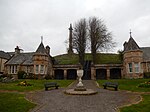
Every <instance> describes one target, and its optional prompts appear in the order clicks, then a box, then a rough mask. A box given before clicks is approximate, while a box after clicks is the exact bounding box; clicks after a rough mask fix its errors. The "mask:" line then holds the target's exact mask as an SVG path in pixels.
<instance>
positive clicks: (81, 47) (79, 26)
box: [72, 19, 87, 66]
mask: <svg viewBox="0 0 150 112" xmlns="http://www.w3.org/2000/svg"><path fill="white" fill-rule="evenodd" d="M72 39H73V40H72V42H73V48H74V49H76V51H77V53H78V54H79V62H80V64H81V65H82V66H83V64H84V57H85V49H86V40H87V22H86V19H80V20H79V21H78V22H77V23H76V24H75V27H74V30H73V38H72Z"/></svg>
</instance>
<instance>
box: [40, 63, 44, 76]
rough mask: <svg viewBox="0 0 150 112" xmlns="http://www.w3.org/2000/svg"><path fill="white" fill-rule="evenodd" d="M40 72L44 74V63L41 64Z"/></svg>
mask: <svg viewBox="0 0 150 112" xmlns="http://www.w3.org/2000/svg"><path fill="white" fill-rule="evenodd" d="M40 73H41V74H44V65H41V66H40Z"/></svg>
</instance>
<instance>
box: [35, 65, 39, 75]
mask: <svg viewBox="0 0 150 112" xmlns="http://www.w3.org/2000/svg"><path fill="white" fill-rule="evenodd" d="M35 73H36V74H38V73H39V65H36V68H35Z"/></svg>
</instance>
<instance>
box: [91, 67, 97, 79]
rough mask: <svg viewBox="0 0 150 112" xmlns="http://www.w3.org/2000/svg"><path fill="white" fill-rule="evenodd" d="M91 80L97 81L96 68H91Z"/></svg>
mask: <svg viewBox="0 0 150 112" xmlns="http://www.w3.org/2000/svg"><path fill="white" fill-rule="evenodd" d="M91 79H92V80H96V72H95V69H94V67H91Z"/></svg>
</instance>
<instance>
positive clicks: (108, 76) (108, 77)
mask: <svg viewBox="0 0 150 112" xmlns="http://www.w3.org/2000/svg"><path fill="white" fill-rule="evenodd" d="M107 79H110V69H109V68H107Z"/></svg>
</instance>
